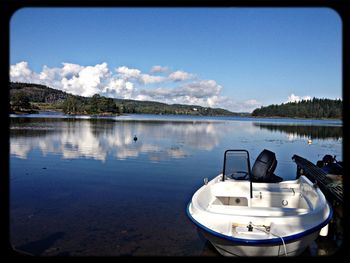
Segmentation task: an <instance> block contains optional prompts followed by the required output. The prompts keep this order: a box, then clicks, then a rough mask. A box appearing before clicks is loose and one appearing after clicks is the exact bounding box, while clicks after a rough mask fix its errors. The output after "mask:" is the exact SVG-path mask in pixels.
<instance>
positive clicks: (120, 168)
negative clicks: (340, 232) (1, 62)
mask: <svg viewBox="0 0 350 263" xmlns="http://www.w3.org/2000/svg"><path fill="white" fill-rule="evenodd" d="M341 125H342V124H341V122H339V121H319V120H291V119H256V118H238V117H237V118H229V117H209V118H204V117H190V116H159V115H126V116H120V117H113V118H88V117H85V116H76V117H74V118H72V117H67V116H64V115H62V114H61V115H60V114H49V113H45V114H41V115H40V114H39V115H29V116H25V117H23V116H21V117H19V116H14V115H13V116H12V117H11V124H10V153H11V154H10V216H11V218H10V222H11V243H12V245H13V246H14V247H16V248H18V249H19V250H21V251H26V252H28V253H33V254H36V255H73V256H74V255H96V256H114V255H117V256H118V255H134V256H138V255H142V256H143V255H154V256H165V255H172V256H197V255H216V253H215V251H213V249H212V248H211V247H210V246H209V245H208V244H207V243H206V242H205V241H204V240H202V239H201V238H200V236H199V235H198V233H197V230H196V228H195V227H194V225H193V224H192V223H191V222H190V220H189V219H188V218H187V217H186V211H185V209H186V206H187V203H188V202H189V201H190V199H191V196H192V194H193V193H194V192H195V191H196V190H197V189H198V188H199V187H200V186H201V185H202V184H203V178H205V177H208V178H209V179H211V178H213V177H215V176H216V175H217V174H219V173H220V172H221V170H222V165H223V154H224V151H225V150H227V149H246V150H248V151H249V153H250V156H251V163H254V161H255V158H256V157H257V155H258V154H259V153H260V152H261V151H262V150H263V149H269V150H271V151H273V152H275V153H276V157H277V161H278V165H277V169H276V171H275V173H276V174H277V175H278V176H280V177H282V178H284V179H285V180H288V179H294V178H295V175H296V165H295V163H294V162H293V161H292V159H291V158H292V156H293V155H294V154H298V155H300V156H302V157H304V158H306V159H309V160H310V161H312V162H316V161H317V160H319V159H321V158H322V157H323V156H324V155H325V154H331V155H336V156H337V159H339V160H341V159H342V136H343V135H342V126H341ZM135 135H136V137H137V140H136V141H135V140H134V136H135ZM309 140H311V141H312V143H311V144H309V143H308V141H309ZM316 245H317V244H316Z"/></svg>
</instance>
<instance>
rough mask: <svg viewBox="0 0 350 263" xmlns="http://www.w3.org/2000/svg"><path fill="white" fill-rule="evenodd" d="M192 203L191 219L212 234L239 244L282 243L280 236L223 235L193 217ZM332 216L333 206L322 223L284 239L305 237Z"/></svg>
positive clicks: (188, 213)
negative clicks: (267, 237) (264, 237)
mask: <svg viewBox="0 0 350 263" xmlns="http://www.w3.org/2000/svg"><path fill="white" fill-rule="evenodd" d="M190 204H191V202H189V203H188V205H187V209H186V213H187V216H188V217H189V218H190V219H191V221H192V222H193V223H194V224H195V225H196V226H198V227H199V228H201V229H203V230H204V231H206V232H208V233H210V234H211V235H214V236H216V237H220V238H223V239H225V240H229V241H233V242H236V243H239V244H250V245H259V244H276V245H277V244H282V240H281V239H280V238H278V237H277V238H270V239H243V238H236V237H231V236H226V235H223V234H221V233H219V232H216V231H213V230H211V229H210V228H207V227H206V226H204V225H202V224H201V223H199V222H197V221H196V220H195V219H194V218H193V217H192V215H191V214H190V211H189V207H190ZM332 216H333V209H332V208H331V207H329V215H328V218H327V219H326V220H325V221H323V222H322V223H321V224H319V225H317V226H315V227H313V228H310V229H308V230H306V231H304V232H301V233H298V234H295V235H290V236H285V237H283V240H284V242H291V241H295V240H296V239H300V238H302V237H305V236H307V235H309V234H311V233H313V232H315V231H318V230H320V229H321V228H323V227H324V226H326V225H327V224H328V223H329V221H330V220H331V219H332Z"/></svg>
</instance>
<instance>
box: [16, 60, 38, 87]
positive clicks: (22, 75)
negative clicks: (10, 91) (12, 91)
mask: <svg viewBox="0 0 350 263" xmlns="http://www.w3.org/2000/svg"><path fill="white" fill-rule="evenodd" d="M10 78H11V81H13V82H29V83H36V82H38V81H39V75H38V74H36V73H35V72H33V71H31V70H30V69H29V67H28V62H26V61H21V62H19V63H17V64H16V65H11V66H10Z"/></svg>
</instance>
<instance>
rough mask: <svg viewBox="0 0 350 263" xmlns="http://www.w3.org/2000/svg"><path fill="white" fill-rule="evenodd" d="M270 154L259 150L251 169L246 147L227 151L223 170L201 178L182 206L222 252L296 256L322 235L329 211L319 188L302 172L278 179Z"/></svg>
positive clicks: (243, 254) (326, 228) (326, 229)
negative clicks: (199, 184)
mask: <svg viewBox="0 0 350 263" xmlns="http://www.w3.org/2000/svg"><path fill="white" fill-rule="evenodd" d="M271 153H272V152H270V151H268V150H264V151H263V152H262V153H261V154H260V155H259V157H258V158H257V160H256V162H255V164H254V166H253V169H252V170H251V169H250V161H249V153H248V152H247V151H245V150H227V151H226V152H225V158H224V169H223V172H222V173H221V174H219V175H218V176H216V177H215V178H213V179H212V180H211V181H209V182H208V180H207V179H206V178H205V180H204V185H203V186H202V187H200V188H199V189H198V190H197V191H196V192H195V193H194V195H193V197H192V200H191V202H190V203H189V204H188V206H187V215H188V217H189V218H190V219H191V221H192V222H193V223H194V224H195V225H196V226H197V227H198V229H199V230H200V231H201V233H203V235H204V237H205V238H207V239H208V240H209V241H210V242H211V243H212V245H213V246H214V247H215V249H216V250H217V251H218V252H219V253H220V254H222V255H225V256H226V255H227V256H295V255H299V254H300V253H302V252H303V251H304V250H305V249H306V248H307V247H308V246H310V244H311V243H312V242H313V241H314V240H315V239H316V238H317V236H318V235H319V234H321V235H326V234H327V231H328V223H329V221H330V220H331V218H332V214H333V212H332V209H331V207H330V205H329V204H328V202H327V200H326V198H325V196H324V195H323V193H322V192H321V190H320V189H319V187H318V186H317V185H315V184H313V183H312V182H311V181H310V180H309V179H308V178H307V177H305V176H300V177H299V178H298V179H297V180H290V181H281V180H278V178H279V177H276V176H275V175H273V171H274V169H275V168H276V165H277V161H276V159H275V157H274V153H272V154H271ZM237 160H238V161H237ZM244 167H245V169H244ZM242 175H243V176H242ZM276 178H277V179H276ZM242 179H243V180H242Z"/></svg>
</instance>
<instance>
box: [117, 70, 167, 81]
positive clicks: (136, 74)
mask: <svg viewBox="0 0 350 263" xmlns="http://www.w3.org/2000/svg"><path fill="white" fill-rule="evenodd" d="M116 72H117V73H119V77H120V78H122V79H125V80H133V79H134V80H137V81H138V82H139V83H140V84H152V83H159V82H162V81H165V78H164V77H161V76H153V75H149V74H142V73H141V71H140V70H138V69H132V68H128V67H125V66H122V67H119V68H117V69H116Z"/></svg>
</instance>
